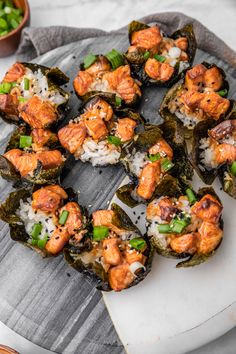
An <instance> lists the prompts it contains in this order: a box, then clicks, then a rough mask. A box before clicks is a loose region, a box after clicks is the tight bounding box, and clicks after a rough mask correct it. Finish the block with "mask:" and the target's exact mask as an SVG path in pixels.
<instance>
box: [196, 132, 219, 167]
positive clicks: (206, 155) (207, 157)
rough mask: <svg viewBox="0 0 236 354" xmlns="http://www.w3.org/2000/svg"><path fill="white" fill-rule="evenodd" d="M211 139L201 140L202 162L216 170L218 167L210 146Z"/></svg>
mask: <svg viewBox="0 0 236 354" xmlns="http://www.w3.org/2000/svg"><path fill="white" fill-rule="evenodd" d="M210 141H211V139H210V138H203V139H201V140H200V146H199V148H200V149H201V150H202V152H201V153H200V158H201V162H202V163H203V164H204V165H205V166H207V167H211V168H215V167H217V166H218V164H217V163H216V162H214V155H215V154H214V150H213V148H212V147H211V145H210Z"/></svg>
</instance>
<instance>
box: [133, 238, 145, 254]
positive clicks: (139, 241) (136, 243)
mask: <svg viewBox="0 0 236 354" xmlns="http://www.w3.org/2000/svg"><path fill="white" fill-rule="evenodd" d="M129 244H130V246H131V247H132V248H135V249H136V250H138V251H141V252H143V251H144V250H145V248H146V247H147V243H146V241H145V240H144V239H143V238H142V237H136V238H133V239H132V240H130V241H129Z"/></svg>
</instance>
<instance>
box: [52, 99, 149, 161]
mask: <svg viewBox="0 0 236 354" xmlns="http://www.w3.org/2000/svg"><path fill="white" fill-rule="evenodd" d="M142 122H143V120H142V118H141V116H140V115H139V114H138V113H136V112H134V111H133V110H130V109H123V110H115V109H113V108H112V106H111V105H110V104H109V103H108V102H106V101H105V100H104V99H103V98H101V97H98V96H96V97H93V98H92V99H90V100H89V101H88V102H87V103H86V104H85V106H84V108H83V110H82V113H81V114H80V115H79V117H77V118H75V119H74V120H72V121H70V122H69V124H67V125H66V126H64V127H63V128H61V129H60V130H59V132H58V137H59V140H60V143H61V145H62V146H63V147H64V148H65V149H66V150H68V151H69V152H70V153H71V154H73V155H74V157H75V158H76V159H78V160H81V161H83V162H86V161H89V162H91V163H92V165H93V166H104V165H112V164H116V163H118V162H119V161H120V155H121V151H122V148H123V147H124V146H125V145H126V144H127V143H128V142H130V141H132V139H133V138H134V136H135V132H136V129H137V128H138V126H139V125H140V124H141V123H142Z"/></svg>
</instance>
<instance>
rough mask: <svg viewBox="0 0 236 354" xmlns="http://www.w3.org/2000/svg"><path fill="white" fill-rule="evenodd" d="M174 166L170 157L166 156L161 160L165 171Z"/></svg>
mask: <svg viewBox="0 0 236 354" xmlns="http://www.w3.org/2000/svg"><path fill="white" fill-rule="evenodd" d="M173 166H174V164H173V162H172V161H170V160H169V159H168V158H165V159H163V160H162V161H161V169H162V171H164V172H167V171H169V170H170V169H171V168H172V167H173Z"/></svg>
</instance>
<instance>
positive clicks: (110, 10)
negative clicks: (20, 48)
mask: <svg viewBox="0 0 236 354" xmlns="http://www.w3.org/2000/svg"><path fill="white" fill-rule="evenodd" d="M29 4H30V8H31V26H34V27H39V26H50V25H62V26H63V25H65V26H74V27H97V28H101V29H104V30H112V29H116V28H119V27H122V26H124V25H126V24H127V23H129V22H130V21H131V20H133V19H137V18H140V17H143V16H145V15H148V14H151V13H155V12H164V11H179V12H184V13H185V14H187V15H189V16H192V17H194V18H196V19H197V20H199V21H201V22H202V23H203V24H204V25H205V26H207V27H208V28H209V29H210V30H212V31H213V32H214V33H215V34H217V35H218V36H219V37H220V38H221V39H223V40H224V41H225V42H226V43H227V44H228V45H229V46H231V47H232V48H233V49H234V50H236V37H235V13H236V3H235V1H234V0H224V1H222V0H215V1H211V0H192V1H189V0H182V1H181V2H180V1H178V0H168V1H167V0H145V1H144V0H135V1H134V0H66V1H65V0H53V1H50V0H40V1H39V0H29ZM222 55H223V53H222ZM14 61H15V56H14V55H13V56H11V57H8V58H3V59H0V77H2V76H3V75H4V73H5V72H6V70H7V68H8V67H9V66H10V65H11V64H12V63H13V62H14ZM235 333H236V331H235V330H233V331H231V332H230V333H229V334H227V335H226V336H224V337H223V338H221V339H218V340H217V341H215V342H213V343H211V344H209V345H208V346H207V347H204V348H202V349H199V350H197V351H195V352H194V353H193V354H203V353H207V354H234V353H235V345H236V342H235V340H234V338H235ZM0 343H1V344H5V345H9V346H12V347H13V348H15V349H16V350H18V351H19V352H20V353H21V354H46V353H49V352H48V351H45V350H40V349H39V348H38V347H37V346H35V345H33V344H31V343H29V342H28V341H26V340H25V339H23V338H22V337H20V336H18V335H16V334H15V333H14V332H13V331H11V330H10V329H8V328H7V327H6V326H4V325H3V324H1V323H0Z"/></svg>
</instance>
